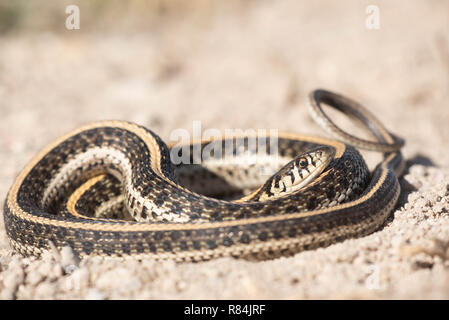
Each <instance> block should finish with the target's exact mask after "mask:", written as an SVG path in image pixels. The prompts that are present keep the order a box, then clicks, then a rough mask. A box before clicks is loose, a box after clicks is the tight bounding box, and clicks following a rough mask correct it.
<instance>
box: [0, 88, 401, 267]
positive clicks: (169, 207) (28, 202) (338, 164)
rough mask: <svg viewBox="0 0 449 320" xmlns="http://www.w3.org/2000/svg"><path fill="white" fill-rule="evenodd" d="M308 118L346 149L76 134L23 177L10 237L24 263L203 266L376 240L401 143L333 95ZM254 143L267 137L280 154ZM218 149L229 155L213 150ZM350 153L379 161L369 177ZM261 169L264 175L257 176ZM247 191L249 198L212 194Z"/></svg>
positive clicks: (298, 140) (107, 131) (96, 131)
mask: <svg viewBox="0 0 449 320" xmlns="http://www.w3.org/2000/svg"><path fill="white" fill-rule="evenodd" d="M322 103H325V104H327V105H329V106H331V107H334V108H336V109H338V110H340V111H342V112H343V113H345V114H347V115H348V116H350V117H351V118H352V119H355V120H357V121H358V122H359V123H362V124H363V125H364V127H365V129H368V130H369V132H370V133H371V134H372V135H373V136H374V137H375V138H376V141H367V140H362V139H359V138H356V137H354V136H352V135H349V134H347V133H345V132H344V131H342V130H341V129H340V128H338V127H337V126H336V125H335V124H334V122H332V121H331V120H330V118H329V117H328V116H327V115H326V114H325V113H324V112H323V109H322V107H321V104H322ZM310 111H311V114H312V115H313V118H314V119H315V120H316V121H317V122H318V123H319V124H320V125H321V126H322V127H323V128H324V129H326V130H327V131H328V132H329V133H331V134H332V135H333V136H335V137H337V138H339V139H340V140H342V141H343V142H344V143H343V142H339V141H336V140H331V139H325V138H318V137H313V136H305V135H298V134H294V133H279V134H278V136H277V137H276V139H271V138H272V137H271V136H270V135H265V136H263V137H260V136H257V137H254V136H251V135H240V136H231V137H229V136H228V137H224V138H222V139H210V140H201V141H192V142H190V143H186V144H185V145H181V147H180V146H179V145H178V146H171V147H170V148H169V147H167V146H166V145H165V143H164V142H163V141H162V140H161V139H160V138H159V137H158V136H157V135H156V134H155V133H153V132H152V131H150V130H148V129H145V128H143V127H141V126H138V125H136V124H133V123H129V122H124V121H104V122H98V123H93V124H89V125H86V126H84V127H81V128H79V129H77V130H75V131H73V132H71V133H69V134H67V135H65V136H63V137H61V138H60V139H58V140H57V141H55V142H54V143H52V144H50V145H49V146H48V147H46V148H45V149H44V150H43V151H42V152H41V153H40V154H39V155H37V156H36V157H35V158H34V159H33V160H32V161H31V162H30V163H29V164H28V165H27V166H26V167H25V168H24V169H23V170H22V171H21V172H20V174H19V175H18V177H17V178H16V180H15V182H14V183H13V185H12V187H11V189H10V191H9V193H8V196H7V199H6V201H5V206H4V220H5V227H6V231H7V235H8V238H9V240H10V242H11V244H12V246H13V248H15V249H16V250H17V251H19V252H20V253H22V254H24V255H37V256H39V255H40V254H41V253H42V251H43V250H45V249H48V248H49V242H51V243H53V244H54V245H55V246H56V247H58V248H61V247H63V246H67V245H68V246H70V247H72V249H73V250H74V251H75V252H77V253H78V254H79V255H80V256H87V255H92V254H95V255H102V256H119V257H129V256H132V257H139V256H149V257H153V258H155V259H174V260H177V261H198V260H208V259H212V258H217V257H223V256H233V257H248V258H269V257H277V256H280V255H290V254H293V253H296V252H299V251H301V250H305V249H311V248H316V247H320V246H327V245H330V244H332V243H335V242H338V241H342V240H344V239H347V238H350V237H360V236H363V235H366V234H369V233H371V232H374V231H375V230H377V229H378V228H379V227H380V226H381V225H382V224H383V223H384V222H385V220H386V218H387V217H388V216H389V214H390V213H391V211H392V210H393V208H394V206H395V204H396V202H397V199H398V197H399V193H400V186H399V183H398V176H399V175H400V174H401V172H402V170H403V159H402V155H401V153H400V149H401V147H402V146H403V140H401V139H399V138H397V137H396V136H394V135H393V134H391V133H389V132H388V131H387V130H386V129H385V128H384V127H383V125H382V124H381V123H380V122H379V121H378V120H377V119H376V118H375V117H374V116H372V115H371V114H370V113H369V112H368V111H366V109H364V108H363V107H362V106H361V105H359V104H358V103H356V102H354V101H352V100H349V99H348V98H345V97H343V96H341V95H337V94H335V93H332V92H329V91H325V90H315V91H314V92H312V93H311V94H310ZM253 139H256V140H254V141H262V140H264V141H265V142H266V141H267V140H269V141H268V143H266V145H268V146H269V147H276V148H273V149H275V153H270V152H263V150H262V149H263V148H262V147H260V145H259V144H257V145H255V144H254V143H251V141H253ZM237 141H240V142H241V144H240V145H238V144H237V143H236V142H237ZM220 147H227V149H226V151H229V148H230V152H228V153H226V154H225V153H223V152H217V150H221V149H220ZM355 147H358V148H365V149H368V150H375V151H379V152H383V153H384V159H383V161H382V162H381V163H379V164H378V165H377V167H376V168H375V170H374V171H373V172H372V174H370V173H369V171H368V168H367V166H366V164H365V162H364V160H363V158H362V157H361V155H360V154H359V152H358V151H357V150H356V149H355ZM183 150H184V151H183ZM195 150H197V151H198V150H199V151H201V152H202V153H203V154H206V155H208V157H204V158H203V159H202V161H203V162H202V163H201V165H199V164H192V163H195V161H194V160H195V159H193V156H192V154H194V151H195ZM211 150H212V151H211ZM182 152H189V153H190V155H189V156H188V157H187V159H188V160H189V164H183V163H177V164H175V163H174V161H173V159H172V158H173V155H180V154H181V153H182ZM275 160H276V161H275ZM251 161H252V162H251ZM254 162H255V163H256V164H254ZM248 163H250V165H248ZM262 169H263V170H264V172H265V177H264V175H261V176H262V178H260V177H257V172H260V171H261V170H262ZM267 172H268V174H270V175H271V176H270V178H269V179H266V177H267V176H266V174H267ZM263 180H266V181H265V183H263ZM257 185H261V186H260V187H258V188H256V186H257ZM241 189H252V190H253V191H252V192H250V193H249V194H247V195H245V196H240V197H239V198H235V197H234V198H233V199H232V198H231V199H228V200H224V199H218V198H217V196H218V195H220V194H226V193H230V192H231V191H233V192H234V191H238V190H241ZM254 189H255V190H254ZM230 190H231V191H230Z"/></svg>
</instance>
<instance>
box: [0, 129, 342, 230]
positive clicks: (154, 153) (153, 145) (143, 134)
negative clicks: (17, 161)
mask: <svg viewBox="0 0 449 320" xmlns="http://www.w3.org/2000/svg"><path fill="white" fill-rule="evenodd" d="M100 127H117V128H121V129H125V130H128V131H130V132H132V133H134V134H135V135H137V136H138V137H139V138H140V139H142V140H143V141H144V142H145V144H146V145H147V147H148V149H149V150H150V156H151V163H152V164H154V167H153V169H154V170H155V171H156V172H158V173H159V174H160V176H161V177H162V178H164V176H163V174H162V172H161V168H160V155H159V148H158V146H157V142H156V141H155V140H154V139H153V137H152V136H151V135H150V134H149V133H148V132H147V131H146V130H144V129H142V128H140V127H138V126H137V125H134V124H130V123H128V122H123V121H102V122H96V123H92V124H90V125H86V126H83V127H81V128H79V129H77V130H74V131H72V132H71V133H68V134H66V135H64V136H62V137H60V138H59V139H57V140H56V141H55V142H53V143H52V144H50V145H49V146H47V147H46V148H45V149H43V150H42V151H41V152H40V153H39V154H38V155H37V156H36V157H34V158H33V159H32V160H31V161H30V163H28V164H27V165H26V166H25V168H24V169H23V170H22V171H21V172H20V174H19V175H18V177H17V178H16V180H15V182H14V184H13V186H12V188H11V192H10V193H9V196H8V205H9V207H10V208H15V209H16V210H17V211H16V212H17V213H18V216H20V217H21V218H23V219H26V220H29V221H33V222H38V223H47V224H51V225H53V226H66V225H67V222H64V223H63V222H61V221H58V220H52V219H48V218H43V217H36V216H33V215H31V214H29V213H26V212H24V211H23V210H22V209H21V208H20V206H19V205H18V204H17V201H16V199H17V193H18V190H19V188H20V185H21V184H22V182H23V180H24V178H25V177H26V176H27V175H28V174H29V172H30V171H31V170H32V168H33V167H34V166H35V165H36V164H37V163H38V162H39V161H40V160H41V159H42V158H43V157H44V156H45V155H46V154H47V153H49V152H50V151H51V150H52V149H54V148H55V147H56V146H57V145H58V144H60V143H61V142H63V141H65V140H67V139H69V138H70V137H72V136H75V135H77V134H79V133H81V132H83V131H86V130H91V129H95V128H100ZM279 137H282V138H286V139H296V140H300V139H301V140H304V141H308V142H310V143H316V144H323V145H326V144H328V145H331V146H333V147H335V149H336V156H338V155H340V156H341V154H343V152H344V149H345V145H344V144H343V143H341V142H337V141H335V140H330V139H326V138H319V137H311V136H305V135H299V134H293V133H282V134H279ZM228 138H229V137H228ZM211 141H212V140H211ZM164 179H165V178H164ZM166 180H167V181H170V180H168V179H166ZM170 183H172V181H170ZM326 212H327V211H323V212H317V214H319V213H326ZM304 214H305V213H300V214H297V215H295V214H293V216H292V217H291V218H295V217H301V216H304ZM286 216H287V215H285V216H283V217H282V218H279V219H282V220H283V219H285V218H286ZM267 218H269V217H266V218H265V219H267ZM273 218H274V217H273ZM249 220H251V219H249ZM276 220H277V219H275V220H262V221H260V220H256V221H254V220H251V221H248V222H245V220H238V221H229V222H226V223H230V224H229V226H234V225H238V224H251V223H256V222H266V221H276ZM223 224H224V222H221V223H204V224H198V225H197V224H195V225H194V226H193V228H198V227H199V226H201V229H206V228H209V227H210V226H212V225H214V226H215V225H217V226H218V225H220V226H223ZM70 225H71V226H72V227H74V228H83V229H86V230H98V227H97V226H93V225H92V224H90V223H83V222H72V223H70ZM102 226H103V227H104V228H112V229H110V230H114V229H118V228H119V227H118V226H117V225H107V224H104V225H103V224H102ZM123 227H125V226H123ZM144 227H145V226H138V225H136V226H129V225H128V226H126V228H127V230H129V231H145V230H148V231H149V230H183V228H182V226H176V227H174V226H171V227H170V228H168V226H164V228H163V229H161V227H160V226H154V227H152V226H151V225H148V226H146V227H147V228H144ZM185 227H186V226H184V228H185ZM172 228H173V229H172ZM122 230H123V229H122ZM124 231H125V230H124Z"/></svg>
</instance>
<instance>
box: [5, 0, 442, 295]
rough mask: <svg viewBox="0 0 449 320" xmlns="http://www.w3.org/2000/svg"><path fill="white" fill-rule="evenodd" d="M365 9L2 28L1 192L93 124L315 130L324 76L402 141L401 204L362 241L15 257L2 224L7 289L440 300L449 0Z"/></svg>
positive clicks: (244, 11) (278, 5) (281, 6)
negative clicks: (182, 255) (224, 253)
mask: <svg viewBox="0 0 449 320" xmlns="http://www.w3.org/2000/svg"><path fill="white" fill-rule="evenodd" d="M368 4H371V3H368V2H365V1H345V2H344V4H343V3H342V2H338V3H337V2H336V1H313V2H307V3H306V2H304V3H299V2H298V1H293V0H291V1H287V0H286V1H277V2H271V1H262V2H259V3H258V4H254V3H253V4H252V5H250V6H246V7H245V8H239V10H231V9H229V8H228V9H227V10H224V12H223V13H221V14H218V15H215V16H214V18H213V19H207V18H205V19H198V20H196V21H195V22H194V23H192V22H191V21H190V22H188V21H186V22H183V21H181V22H179V23H175V24H171V25H169V26H167V27H166V28H159V29H157V30H147V31H143V30H141V31H139V32H121V33H119V32H111V33H107V32H103V33H94V32H76V31H70V32H69V31H65V32H60V33H59V34H53V33H42V32H35V33H29V34H27V33H24V34H19V35H8V36H4V37H0V113H1V117H0V124H1V125H0V164H1V165H0V198H1V199H4V198H5V197H6V193H7V191H8V188H9V187H10V185H11V184H12V181H13V179H14V177H15V175H16V174H17V173H18V172H19V171H20V169H21V168H22V167H23V166H24V165H25V164H26V162H27V161H29V160H30V158H31V157H32V156H33V155H35V154H36V153H37V152H38V151H39V150H40V149H41V148H42V147H44V146H45V145H46V144H47V143H48V142H50V141H52V140H53V139H55V138H56V137H58V136H59V135H61V134H63V133H65V132H67V131H68V130H71V129H73V128H75V127H77V126H79V125H81V124H84V123H86V122H90V121H94V120H99V119H125V120H130V121H134V122H137V123H139V124H142V125H145V126H147V127H149V128H151V129H152V130H154V131H155V132H157V133H159V134H160V136H161V137H162V138H163V139H165V140H166V141H169V137H170V133H171V132H172V130H174V129H177V128H185V129H187V130H188V131H190V132H191V131H192V123H193V121H196V120H201V124H202V126H203V129H206V128H218V129H225V128H243V129H245V128H268V129H270V128H276V129H281V130H288V131H294V132H300V133H308V134H319V135H323V133H322V132H321V130H320V129H319V128H318V127H317V126H316V125H315V124H314V123H313V122H312V120H311V119H310V118H309V117H308V115H307V111H306V108H305V107H304V106H305V104H306V103H307V94H308V92H309V91H310V90H312V89H315V88H317V87H322V88H326V89H330V90H334V91H337V92H340V93H343V94H345V95H348V96H349V97H351V98H353V99H356V100H357V101H360V102H362V103H364V104H365V105H366V106H368V107H369V109H370V110H371V111H372V112H373V113H375V114H376V115H377V116H378V117H379V118H380V119H381V120H382V121H383V122H384V123H385V124H386V126H387V127H388V128H390V129H391V130H392V131H393V132H394V133H396V134H398V135H400V136H402V137H404V138H406V142H407V145H406V147H405V149H404V156H405V158H406V159H407V172H406V173H405V175H404V176H403V178H402V179H401V185H402V187H403V191H402V195H401V199H400V202H399V204H398V206H397V208H396V209H395V211H394V214H393V215H392V217H391V218H390V219H389V221H388V223H387V224H386V226H385V227H384V228H382V230H380V231H378V232H375V233H374V234H372V235H369V236H367V237H364V238H360V239H352V240H347V241H345V242H342V243H339V244H335V245H332V246H330V247H328V248H324V249H318V250H314V251H306V252H302V253H299V254H297V255H295V256H294V257H289V258H282V259H276V260H272V261H265V262H258V263H255V262H248V261H243V260H235V259H219V260H216V261H210V262H205V263H194V264H190V263H186V264H176V263H174V262H171V261H167V262H154V261H151V260H143V261H126V262H117V261H103V260H101V259H98V258H90V259H86V260H83V261H77V260H76V259H75V258H73V256H72V255H71V252H70V250H63V251H62V252H61V253H59V254H56V253H54V252H53V253H51V252H50V253H48V254H47V255H45V256H44V257H42V259H34V258H22V257H21V256H19V255H17V254H14V252H13V251H12V250H11V249H10V247H9V244H8V242H7V239H6V235H5V231H4V226H3V219H1V221H2V222H1V223H0V298H2V299H12V298H18V299H27V298H31V299H36V298H47V299H51V298H62V299H66V298H83V299H84V298H88V299H104V298H162V299H166V298H174V299H178V298H194V299H203V298H210V299H215V298H237V299H240V298H248V299H255V298H267V299H289V298H291V299H303V298H362V299H363V298H387V299H396V298H412V299H415V298H427V299H429V298H442V299H447V298H449V149H448V143H449V2H447V1H443V0H441V1H436V0H434V1H425V2H424V1H413V2H412V1H410V2H407V5H405V4H404V2H403V1H376V3H375V4H377V5H378V6H379V8H380V19H381V20H380V21H381V25H380V29H379V30H368V29H366V28H365V19H366V14H365V8H366V5H368ZM236 11H238V13H236ZM88 27H89V26H83V25H82V26H81V28H82V29H83V28H88ZM367 156H368V161H369V164H370V166H371V167H373V166H374V165H375V163H376V161H378V160H379V158H380V157H378V156H375V155H372V154H367Z"/></svg>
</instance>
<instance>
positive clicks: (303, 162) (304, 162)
mask: <svg viewBox="0 0 449 320" xmlns="http://www.w3.org/2000/svg"><path fill="white" fill-rule="evenodd" d="M298 164H299V166H300V167H301V168H305V167H307V165H308V164H309V162H308V161H307V159H306V158H301V159H299V162H298Z"/></svg>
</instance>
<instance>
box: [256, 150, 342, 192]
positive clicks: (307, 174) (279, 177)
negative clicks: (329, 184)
mask: <svg viewBox="0 0 449 320" xmlns="http://www.w3.org/2000/svg"><path fill="white" fill-rule="evenodd" d="M334 156H335V149H334V148H332V147H328V146H321V147H317V148H314V149H312V150H310V151H308V152H306V153H303V154H301V155H299V156H298V157H296V158H295V159H293V160H291V161H290V162H289V163H287V164H286V165H285V166H284V167H282V168H281V169H280V170H279V171H278V172H277V173H275V174H274V175H273V176H272V177H271V178H270V179H268V180H267V182H266V183H265V185H264V186H263V187H262V189H261V190H264V192H263V193H262V194H261V196H260V198H259V201H264V200H271V199H275V198H279V197H283V196H286V195H290V194H291V193H292V192H296V191H298V190H300V189H303V188H304V187H306V186H307V185H308V184H310V183H311V182H312V181H314V180H315V179H316V178H317V177H318V176H319V175H320V174H321V173H322V172H323V171H324V169H326V167H327V166H328V165H329V163H330V162H331V161H332V159H333V158H334Z"/></svg>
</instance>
